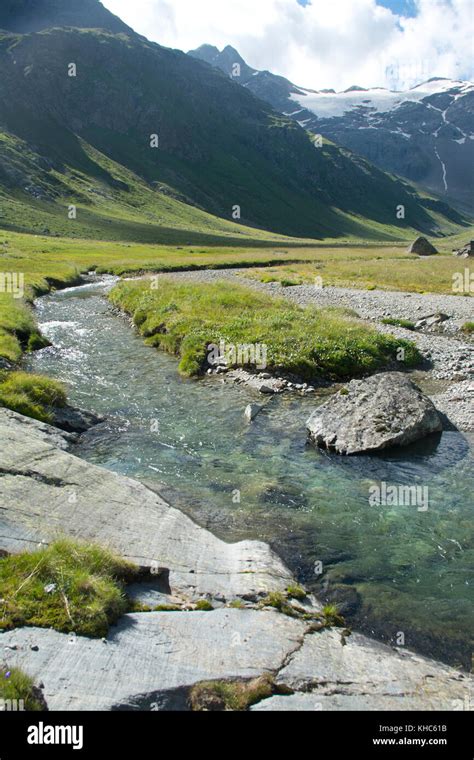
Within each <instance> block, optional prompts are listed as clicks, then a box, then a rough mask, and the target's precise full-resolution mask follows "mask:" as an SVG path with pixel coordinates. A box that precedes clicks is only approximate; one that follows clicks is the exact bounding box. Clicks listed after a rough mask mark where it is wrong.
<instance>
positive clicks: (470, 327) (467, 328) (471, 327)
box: [461, 322, 474, 335]
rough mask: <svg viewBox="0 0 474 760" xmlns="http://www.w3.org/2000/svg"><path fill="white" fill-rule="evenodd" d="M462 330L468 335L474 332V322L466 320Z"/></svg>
mask: <svg viewBox="0 0 474 760" xmlns="http://www.w3.org/2000/svg"><path fill="white" fill-rule="evenodd" d="M461 331H462V332H463V333H466V335H472V333H474V322H464V324H463V326H462V327H461Z"/></svg>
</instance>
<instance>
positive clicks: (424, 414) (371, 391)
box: [306, 372, 442, 454]
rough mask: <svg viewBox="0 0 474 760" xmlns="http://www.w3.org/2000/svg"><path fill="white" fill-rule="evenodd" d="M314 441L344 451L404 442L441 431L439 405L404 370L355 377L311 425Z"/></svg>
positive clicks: (325, 404)
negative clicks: (356, 378)
mask: <svg viewBox="0 0 474 760" xmlns="http://www.w3.org/2000/svg"><path fill="white" fill-rule="evenodd" d="M306 427H307V429H308V432H309V436H310V438H311V440H312V441H313V442H314V443H316V444H317V445H318V446H322V447H325V448H328V449H330V450H333V451H336V452H337V453H339V454H358V453H362V452H366V451H367V452H368V451H379V450H381V449H385V448H387V447H390V446H405V445H407V444H408V443H412V442H413V441H416V440H418V439H419V438H423V437H424V436H426V435H429V434H430V433H434V432H438V431H441V430H442V422H441V419H440V417H439V415H438V412H437V411H436V408H435V406H434V405H433V403H432V402H431V401H430V399H429V398H427V397H426V396H424V395H423V393H422V392H421V391H420V390H419V388H418V387H417V386H416V385H415V384H414V383H413V382H412V381H411V380H410V379H409V378H408V377H407V376H406V375H403V374H402V373H400V372H386V373H382V374H378V375H373V376H372V377H369V378H367V379H366V380H352V381H351V382H350V383H349V384H348V385H347V388H346V392H345V393H337V394H335V395H334V396H332V397H331V398H330V399H329V400H328V401H326V402H324V403H323V404H322V405H321V406H320V407H318V409H316V411H315V412H313V414H312V415H311V417H310V418H309V419H308V421H307V423H306Z"/></svg>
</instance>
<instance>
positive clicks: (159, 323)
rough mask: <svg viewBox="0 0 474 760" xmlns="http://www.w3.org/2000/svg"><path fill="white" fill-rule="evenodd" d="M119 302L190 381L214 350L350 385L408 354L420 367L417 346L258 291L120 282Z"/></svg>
mask: <svg viewBox="0 0 474 760" xmlns="http://www.w3.org/2000/svg"><path fill="white" fill-rule="evenodd" d="M110 300H111V301H112V303H113V304H114V305H116V306H118V307H120V308H122V309H123V310H124V311H126V312H127V313H129V314H131V315H132V316H133V321H134V323H135V325H136V326H137V327H138V329H139V331H140V333H141V335H143V336H144V337H145V339H146V342H147V343H148V344H149V345H153V346H156V347H158V348H161V349H164V350H165V351H168V352H170V353H172V354H175V355H176V356H178V357H179V359H180V364H179V368H180V371H181V372H182V373H183V374H184V375H188V376H193V375H199V374H201V373H202V372H203V371H204V370H205V368H206V360H207V346H208V345H209V344H211V343H214V344H217V345H219V343H220V341H221V340H224V341H225V342H226V343H228V344H233V345H241V344H263V345H265V346H266V347H267V369H268V370H270V371H274V372H283V373H289V374H292V375H295V376H297V377H300V378H304V379H307V380H310V381H311V380H315V379H317V378H320V377H325V378H329V379H331V380H340V379H346V378H350V377H354V376H360V375H364V374H369V373H371V372H375V371H376V370H379V369H382V368H384V367H387V366H388V365H390V364H391V363H392V362H394V361H395V359H396V355H397V351H398V349H399V348H400V347H403V348H404V349H405V360H406V361H405V366H409V367H412V366H415V365H416V364H417V363H418V362H419V358H420V357H419V354H418V351H417V349H416V348H415V346H414V345H413V344H412V343H410V342H408V341H403V340H399V339H395V338H393V337H392V336H390V335H381V334H380V333H378V332H377V331H376V330H374V329H373V328H371V327H369V326H367V325H366V324H365V323H363V322H361V321H360V320H358V319H356V318H354V317H352V316H349V313H348V312H347V311H344V310H337V309H325V310H318V309H315V308H313V307H308V308H305V309H303V308H300V307H298V306H295V305H293V304H290V303H288V302H287V301H285V300H283V299H276V298H272V297H271V296H267V295H266V294H262V293H258V292H256V291H254V290H252V289H250V288H245V287H242V286H239V285H233V284H229V283H215V284H206V285H203V284H197V285H196V284H189V283H184V284H183V283H178V282H176V281H173V280H171V279H167V278H163V279H161V280H160V281H159V286H158V288H157V289H153V288H152V283H151V282H150V281H148V282H147V281H134V282H133V281H132V282H121V283H119V284H118V285H117V286H116V287H115V288H114V289H113V290H112V291H111V293H110Z"/></svg>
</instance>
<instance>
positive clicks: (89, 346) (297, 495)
mask: <svg viewBox="0 0 474 760" xmlns="http://www.w3.org/2000/svg"><path fill="white" fill-rule="evenodd" d="M109 285H110V282H105V283H104V282H102V283H95V284H89V285H86V286H83V287H78V288H70V289H68V290H65V291H60V292H56V293H54V294H51V295H48V296H46V297H44V298H41V299H40V300H39V301H38V302H37V310H38V320H39V322H40V325H41V329H42V331H43V332H44V333H45V334H46V335H47V336H48V337H49V339H50V340H51V341H52V343H53V346H52V347H50V348H48V349H45V350H43V351H40V352H37V353H35V354H34V355H32V356H31V358H30V359H29V360H28V368H29V369H30V370H32V371H36V372H42V373H45V374H48V375H50V376H52V377H55V378H58V379H60V380H62V381H63V382H64V383H65V384H66V386H67V388H68V393H69V398H70V400H71V403H73V404H76V405H78V406H81V407H83V408H85V409H89V410H92V411H95V412H99V413H102V414H104V415H106V416H107V422H106V423H105V424H103V425H100V426H99V427H97V428H96V429H92V430H91V431H89V432H88V433H87V434H85V435H84V436H82V439H81V442H80V443H79V445H78V446H77V447H76V449H75V451H74V453H76V454H77V455H79V456H82V457H84V458H85V459H87V460H89V461H91V462H94V463H96V464H98V465H102V466H104V467H107V468H109V469H111V470H115V471H117V472H120V473H123V474H125V475H128V476H131V477H134V478H137V479H139V480H141V481H143V482H145V483H146V484H147V485H149V486H150V487H151V488H154V489H155V490H158V491H160V493H162V494H163V495H164V496H165V498H167V499H168V500H169V501H170V502H172V503H173V504H174V505H176V506H178V507H179V508H181V509H182V510H183V511H185V512H187V513H188V514H189V515H190V516H191V517H193V519H195V520H196V522H198V523H200V524H201V525H204V526H205V527H207V528H209V529H210V530H212V531H213V532H214V533H216V534H217V535H219V536H220V537H221V538H224V539H225V540H229V541H234V540H239V539H242V538H258V539H261V540H265V541H268V542H269V543H270V544H271V545H272V546H273V548H274V549H275V550H276V551H277V552H278V553H279V554H280V555H281V556H282V557H283V559H284V560H285V561H286V562H287V563H288V565H289V566H290V567H291V568H292V569H293V570H294V571H295V572H296V573H297V574H298V576H299V578H300V579H301V581H303V582H305V583H306V584H307V585H308V586H309V587H311V588H313V589H314V590H315V591H316V592H317V593H318V594H319V595H320V596H321V598H324V599H330V600H331V601H337V603H338V604H339V605H341V606H342V608H343V610H344V612H345V615H346V619H347V621H348V623H350V624H351V625H353V626H354V627H356V628H357V629H359V630H363V631H365V632H366V633H369V634H371V635H375V636H377V637H380V638H384V639H386V640H391V641H392V642H394V643H395V641H396V639H397V637H398V641H399V642H400V641H403V639H402V638H401V637H400V636H399V634H400V633H403V634H404V638H405V645H406V646H407V647H410V648H413V649H416V650H418V651H420V652H423V653H425V654H428V655H431V656H435V657H437V658H439V659H443V660H445V661H448V662H451V663H453V664H463V665H464V666H466V667H467V666H470V663H471V655H472V651H473V649H472V631H473V629H474V625H473V624H474V604H473V601H474V594H473V590H474V578H473V566H474V504H473V501H474V500H473V493H474V467H473V443H474V441H473V436H472V435H471V436H470V438H469V436H467V435H462V434H461V433H458V432H445V433H443V435H442V436H441V437H440V438H438V439H435V440H432V439H430V440H426V441H424V442H422V443H421V444H417V445H413V446H410V447H408V448H405V449H401V450H399V451H395V452H393V453H390V454H385V455H383V456H371V457H368V456H361V457H354V458H342V457H337V456H335V455H329V454H326V453H323V452H320V451H318V450H316V449H315V448H313V447H312V446H309V445H308V444H307V442H306V434H305V421H306V419H307V418H308V416H309V414H310V412H311V411H312V409H314V407H315V405H316V403H318V402H319V401H318V400H317V399H316V400H315V398H314V397H312V398H302V397H299V396H298V397H297V396H290V395H284V396H279V397H275V398H271V399H266V398H265V399H263V400H262V397H261V396H258V395H256V394H255V393H254V392H253V391H251V390H249V389H247V388H245V387H241V386H235V385H231V384H226V383H224V382H222V380H221V379H219V378H205V379H203V380H199V381H196V380H186V379H183V378H181V377H180V376H179V374H178V372H177V362H176V360H175V359H174V358H173V357H170V356H168V355H166V354H163V353H161V352H158V351H156V350H155V349H152V348H149V347H146V346H145V345H144V344H143V342H142V340H141V339H140V338H139V337H138V336H137V335H136V334H135V332H134V330H133V329H132V328H131V327H130V325H129V323H128V321H127V320H125V319H124V318H122V317H121V316H117V315H116V314H115V313H114V312H113V310H112V309H111V308H110V306H109V305H108V302H107V300H106V299H105V297H104V293H105V291H106V289H107V287H109ZM250 402H257V403H264V404H265V408H264V410H263V412H262V413H261V414H260V415H259V416H258V417H257V419H256V420H255V421H254V422H253V423H252V424H249V423H248V422H247V421H246V420H245V419H244V409H245V407H246V406H247V404H248V403H250ZM381 481H383V482H386V483H388V484H391V485H409V486H413V485H417V486H420V487H422V488H425V487H426V488H428V494H429V508H428V510H427V511H419V510H418V509H417V507H416V506H371V505H370V503H369V488H370V486H371V485H373V484H380V482H381ZM425 493H426V492H425ZM319 563H322V574H321V573H320V568H321V566H320V564H319Z"/></svg>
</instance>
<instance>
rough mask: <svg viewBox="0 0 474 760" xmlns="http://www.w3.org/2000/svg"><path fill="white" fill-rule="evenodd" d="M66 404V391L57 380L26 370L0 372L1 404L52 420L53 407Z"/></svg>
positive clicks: (41, 418)
mask: <svg viewBox="0 0 474 760" xmlns="http://www.w3.org/2000/svg"><path fill="white" fill-rule="evenodd" d="M65 405H66V392H65V390H64V388H63V386H62V385H61V384H60V383H58V382H57V381H55V380H51V379H50V378H48V377H43V376H42V375H33V374H29V373H26V372H7V371H1V372H0V406H3V407H6V408H7V409H12V410H13V411H14V412H18V413H19V414H24V415H25V416H26V417H33V418H34V419H35V420H40V421H41V422H48V423H50V422H52V418H53V417H52V409H53V408H54V407H63V406H65Z"/></svg>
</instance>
